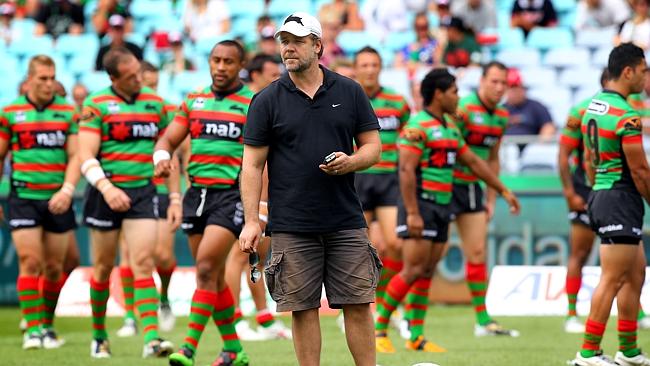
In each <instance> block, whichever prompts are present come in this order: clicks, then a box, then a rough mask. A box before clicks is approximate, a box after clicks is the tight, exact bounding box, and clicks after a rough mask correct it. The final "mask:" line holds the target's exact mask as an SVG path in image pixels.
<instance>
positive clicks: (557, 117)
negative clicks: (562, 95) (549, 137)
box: [548, 100, 573, 128]
mask: <svg viewBox="0 0 650 366" xmlns="http://www.w3.org/2000/svg"><path fill="white" fill-rule="evenodd" d="M572 106H573V105H572V104H571V101H570V100H567V101H561V102H557V103H555V104H553V105H551V106H550V107H549V109H548V111H549V113H551V117H552V118H553V124H554V125H555V126H556V127H557V128H562V127H564V126H565V125H566V119H567V116H568V115H569V111H570V110H571V107H572Z"/></svg>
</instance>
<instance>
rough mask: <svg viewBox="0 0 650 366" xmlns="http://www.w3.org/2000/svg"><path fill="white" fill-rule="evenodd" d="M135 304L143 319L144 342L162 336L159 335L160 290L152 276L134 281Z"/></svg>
mask: <svg viewBox="0 0 650 366" xmlns="http://www.w3.org/2000/svg"><path fill="white" fill-rule="evenodd" d="M133 288H134V296H133V297H134V299H135V305H136V306H137V308H138V313H140V319H141V320H142V332H143V333H144V343H149V342H151V341H153V340H154V339H158V338H160V336H159V335H158V290H157V289H156V283H155V282H154V281H153V278H152V277H149V278H145V279H141V280H135V281H133Z"/></svg>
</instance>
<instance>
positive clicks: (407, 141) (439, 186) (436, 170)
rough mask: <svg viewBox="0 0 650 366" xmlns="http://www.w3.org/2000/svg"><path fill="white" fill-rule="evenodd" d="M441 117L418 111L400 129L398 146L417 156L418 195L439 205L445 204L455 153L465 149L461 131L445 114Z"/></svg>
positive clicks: (447, 197)
mask: <svg viewBox="0 0 650 366" xmlns="http://www.w3.org/2000/svg"><path fill="white" fill-rule="evenodd" d="M444 118H445V119H444V120H442V119H440V118H439V117H436V116H434V115H432V114H431V113H429V112H428V111H427V110H423V111H420V112H419V113H418V114H416V115H415V116H413V117H411V119H410V120H409V122H408V123H407V124H406V126H404V128H403V129H402V133H401V134H400V138H399V141H398V144H399V148H400V149H407V150H411V151H413V152H414V153H416V154H418V155H419V156H420V166H419V169H418V171H417V172H416V174H417V179H418V195H419V196H420V197H422V198H424V199H427V200H431V201H434V202H436V203H439V204H441V205H446V204H449V202H450V201H451V191H452V183H453V170H454V165H455V164H456V156H457V155H460V154H463V153H465V152H467V150H468V147H467V145H466V144H465V140H464V139H463V135H462V133H461V132H460V130H459V129H458V127H456V125H455V124H454V122H453V120H452V119H451V118H448V116H445V117H444Z"/></svg>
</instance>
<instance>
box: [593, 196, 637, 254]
mask: <svg viewBox="0 0 650 366" xmlns="http://www.w3.org/2000/svg"><path fill="white" fill-rule="evenodd" d="M588 202H589V220H590V221H591V229H592V230H593V231H594V232H596V234H597V235H598V236H599V237H600V239H601V243H602V244H638V243H639V242H640V241H641V236H642V233H643V231H642V228H643V214H644V211H645V208H644V207H643V199H642V198H641V195H639V194H638V193H632V192H628V191H623V190H620V189H609V190H598V191H593V192H592V193H591V195H590V196H589V201H588Z"/></svg>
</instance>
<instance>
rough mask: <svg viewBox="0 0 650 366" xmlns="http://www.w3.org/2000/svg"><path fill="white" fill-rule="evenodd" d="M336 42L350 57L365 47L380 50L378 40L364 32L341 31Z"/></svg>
mask: <svg viewBox="0 0 650 366" xmlns="http://www.w3.org/2000/svg"><path fill="white" fill-rule="evenodd" d="M336 41H337V43H338V44H339V46H341V48H343V51H344V52H345V53H346V54H347V55H348V56H352V55H353V54H354V53H355V52H357V51H358V50H359V49H361V48H363V47H365V46H371V47H374V48H377V49H379V48H381V43H380V42H379V39H377V37H375V35H374V34H372V33H369V32H364V31H361V32H356V31H342V32H341V33H339V36H338V38H337V39H336Z"/></svg>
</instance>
